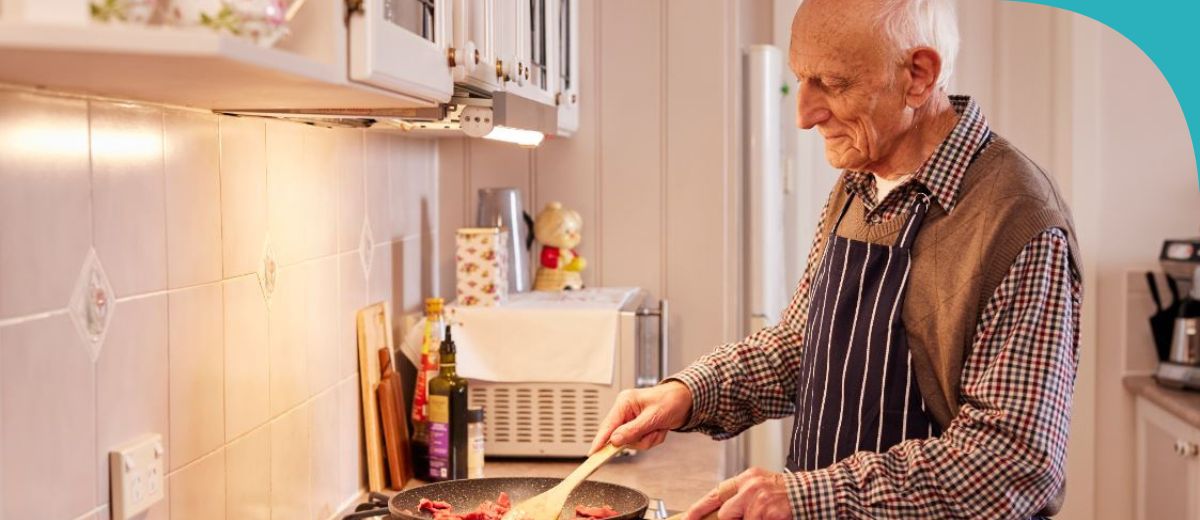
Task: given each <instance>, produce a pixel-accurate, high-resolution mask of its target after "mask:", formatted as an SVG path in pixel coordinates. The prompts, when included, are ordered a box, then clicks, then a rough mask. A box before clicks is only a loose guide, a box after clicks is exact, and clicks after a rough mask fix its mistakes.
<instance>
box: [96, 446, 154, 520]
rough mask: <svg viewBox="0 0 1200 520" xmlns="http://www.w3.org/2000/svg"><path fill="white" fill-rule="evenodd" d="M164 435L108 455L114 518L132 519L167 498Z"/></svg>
mask: <svg viewBox="0 0 1200 520" xmlns="http://www.w3.org/2000/svg"><path fill="white" fill-rule="evenodd" d="M165 457H166V452H165V451H164V450H163V443H162V435H159V434H157V433H152V434H148V435H145V436H143V437H140V438H138V439H137V440H134V441H132V442H129V443H128V444H124V445H122V446H119V447H118V448H117V449H115V450H113V451H111V452H109V453H108V474H109V482H111V487H112V518H113V520H128V519H130V518H133V517H134V516H136V515H137V514H139V513H141V512H143V511H145V510H147V509H150V506H152V505H154V504H156V503H158V501H160V500H162V499H163V459H164V458H165Z"/></svg>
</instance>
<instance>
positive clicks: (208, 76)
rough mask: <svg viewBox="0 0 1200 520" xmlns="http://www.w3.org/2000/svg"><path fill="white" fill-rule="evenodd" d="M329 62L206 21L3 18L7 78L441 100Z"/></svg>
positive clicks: (131, 90) (196, 91) (188, 93)
mask: <svg viewBox="0 0 1200 520" xmlns="http://www.w3.org/2000/svg"><path fill="white" fill-rule="evenodd" d="M344 59H345V57H344V55H341V56H336V57H334V58H333V59H331V61H330V62H322V61H320V60H316V59H312V58H310V57H307V56H304V55H302V54H299V53H295V52H291V51H288V50H283V49H275V48H266V47H261V46H258V45H255V44H254V43H252V42H249V41H246V40H243V39H241V38H237V37H233V36H226V35H221V34H217V33H214V32H212V31H209V30H206V29H199V28H197V29H181V28H158V27H138V26H123V25H116V26H78V27H76V26H35V25H30V24H23V23H0V82H2V83H9V84H17V85H26V86H33V87H39V88H47V89H51V90H57V91H65V92H75V93H80V94H89V95H97V96H105V97H113V98H121V99H131V100H140V101H147V102H155V103H166V104H174V105H183V106H190V107H198V108H206V109H213V110H228V111H255V110H296V109H313V110H322V109H324V110H328V109H342V108H346V109H358V110H365V109H395V108H411V107H428V106H431V105H433V102H431V101H428V100H420V99H415V98H412V97H407V96H403V95H399V94H395V93H391V92H387V91H384V90H381V89H376V88H373V87H369V86H366V85H360V84H357V83H352V82H350V81H349V80H348V79H347V66H346V62H345V61H344Z"/></svg>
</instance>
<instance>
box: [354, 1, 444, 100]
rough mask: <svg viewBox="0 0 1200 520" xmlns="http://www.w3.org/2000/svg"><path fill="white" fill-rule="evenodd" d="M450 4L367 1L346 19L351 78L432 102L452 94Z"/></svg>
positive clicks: (437, 2)
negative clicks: (348, 34) (448, 60)
mask: <svg viewBox="0 0 1200 520" xmlns="http://www.w3.org/2000/svg"><path fill="white" fill-rule="evenodd" d="M449 11H450V3H449V0H365V1H364V2H363V10H362V12H361V13H356V14H355V15H354V16H352V17H351V19H350V36H349V37H350V79H352V80H354V81H357V82H360V83H365V84H368V85H371V86H375V87H379V88H382V89H387V90H391V91H394V92H399V93H401V94H405V95H408V96H412V97H416V98H419V99H425V100H429V101H431V104H432V103H444V102H447V101H449V100H450V96H451V95H452V94H453V93H454V82H453V81H452V79H451V77H450V67H449V64H448V62H447V58H446V50H447V48H448V46H449V43H450V40H451V24H450V20H451V18H450V15H451V13H449Z"/></svg>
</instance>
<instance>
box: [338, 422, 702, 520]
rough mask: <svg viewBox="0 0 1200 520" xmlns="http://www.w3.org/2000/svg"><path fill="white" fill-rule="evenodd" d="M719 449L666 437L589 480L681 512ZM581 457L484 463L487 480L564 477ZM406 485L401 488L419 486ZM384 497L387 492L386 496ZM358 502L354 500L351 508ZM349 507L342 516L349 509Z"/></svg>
mask: <svg viewBox="0 0 1200 520" xmlns="http://www.w3.org/2000/svg"><path fill="white" fill-rule="evenodd" d="M724 453H725V446H724V444H722V443H719V442H716V441H714V440H712V439H709V438H708V437H706V436H704V435H702V434H698V433H690V434H684V433H672V434H670V435H668V436H667V440H666V442H664V443H662V444H661V445H659V446H656V447H655V448H653V449H650V450H647V451H643V452H640V453H638V454H636V455H633V456H628V457H618V458H615V459H613V460H611V461H609V462H608V464H605V465H604V466H603V467H601V468H600V469H599V470H597V471H596V472H595V473H593V474H592V476H591V477H590V479H589V480H600V481H604V482H612V483H614V484H621V485H624V486H629V487H631V488H634V489H637V490H640V491H642V492H643V493H645V494H646V495H647V496H649V497H651V498H660V499H662V500H663V501H664V503H665V504H666V506H667V507H668V508H670V509H680V510H682V509H686V508H687V507H688V506H690V505H691V504H692V503H693V502H695V501H697V500H699V499H700V498H701V497H703V496H704V494H705V493H707V492H708V491H709V490H711V489H712V488H714V487H716V486H717V484H718V483H719V482H720V481H721V475H722V474H723V472H724V459H725V457H724ZM582 461H583V459H488V460H487V462H486V463H485V464H484V476H487V477H557V478H562V477H565V476H567V474H568V473H570V472H571V471H572V470H574V469H575V468H576V467H578V466H579V463H580V462H582ZM422 484H423V483H422V482H411V483H409V485H408V486H406V487H407V488H412V487H417V486H420V485H422ZM389 494H390V493H389ZM359 502H361V500H359V501H356V502H355V504H357V503H359ZM353 510H354V508H353V507H351V508H349V509H348V510H347V511H344V512H343V513H341V514H339V515H338V518H341V516H342V515H344V514H346V513H349V512H351V511H353Z"/></svg>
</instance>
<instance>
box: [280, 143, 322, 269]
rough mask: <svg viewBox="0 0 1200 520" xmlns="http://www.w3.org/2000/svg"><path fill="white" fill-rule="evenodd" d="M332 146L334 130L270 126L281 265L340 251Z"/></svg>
mask: <svg viewBox="0 0 1200 520" xmlns="http://www.w3.org/2000/svg"><path fill="white" fill-rule="evenodd" d="M332 143H333V139H332V130H328V129H322V128H314V127H308V126H303V125H298V124H295V123H288V122H279V121H271V122H268V123H267V194H268V201H267V215H268V229H269V230H270V234H271V239H272V241H273V242H274V243H275V247H276V252H277V253H278V255H279V257H278V260H279V262H280V263H281V264H284V265H290V264H293V263H296V262H300V261H303V260H310V259H313V258H317V257H320V256H325V255H330V254H333V252H334V250H335V249H336V241H337V237H336V230H337V221H336V220H335V219H336V213H335V211H334V206H335V204H336V200H337V198H336V197H337V188H336V184H335V183H334V180H335V179H334V175H333V171H332V170H333V168H332V164H333V162H332V160H331V157H332V153H331V152H332V149H333V146H332Z"/></svg>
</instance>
